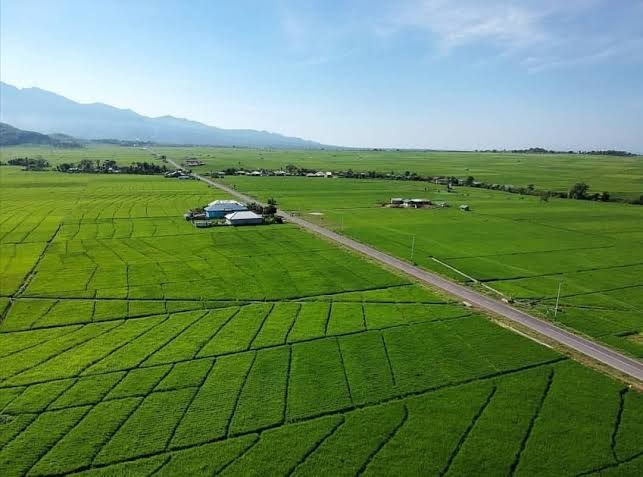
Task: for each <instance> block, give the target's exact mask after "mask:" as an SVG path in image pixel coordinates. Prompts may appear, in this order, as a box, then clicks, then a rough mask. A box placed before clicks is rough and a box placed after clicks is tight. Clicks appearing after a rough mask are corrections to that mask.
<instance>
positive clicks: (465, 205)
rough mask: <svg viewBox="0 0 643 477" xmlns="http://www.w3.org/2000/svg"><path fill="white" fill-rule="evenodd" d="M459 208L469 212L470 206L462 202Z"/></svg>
mask: <svg viewBox="0 0 643 477" xmlns="http://www.w3.org/2000/svg"><path fill="white" fill-rule="evenodd" d="M460 210H461V211H462V212H469V211H470V210H471V208H470V207H469V206H468V205H467V204H462V205H461V206H460Z"/></svg>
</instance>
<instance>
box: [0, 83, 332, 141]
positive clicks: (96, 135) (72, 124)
mask: <svg viewBox="0 0 643 477" xmlns="http://www.w3.org/2000/svg"><path fill="white" fill-rule="evenodd" d="M0 121H2V122H4V123H8V124H10V125H12V126H14V127H16V128H19V129H25V130H29V131H36V132H39V133H42V134H51V133H62V134H68V135H70V136H74V137H77V138H81V139H106V138H109V139H119V140H125V141H145V142H155V143H160V144H192V145H211V146H243V147H283V148H320V147H323V146H322V145H321V144H319V143H316V142H313V141H307V140H304V139H300V138H296V137H288V136H283V135H281V134H276V133H271V132H267V131H256V130H252V129H222V128H217V127H213V126H208V125H206V124H203V123H199V122H197V121H190V120H187V119H180V118H175V117H173V116H161V117H158V118H151V117H147V116H143V115H141V114H138V113H136V112H134V111H132V110H130V109H119V108H115V107H113V106H110V105H107V104H103V103H92V104H82V103H77V102H75V101H72V100H70V99H68V98H65V97H64V96H60V95H58V94H55V93H52V92H50V91H45V90H43V89H40V88H22V89H20V88H16V87H15V86H12V85H9V84H7V83H2V82H0Z"/></svg>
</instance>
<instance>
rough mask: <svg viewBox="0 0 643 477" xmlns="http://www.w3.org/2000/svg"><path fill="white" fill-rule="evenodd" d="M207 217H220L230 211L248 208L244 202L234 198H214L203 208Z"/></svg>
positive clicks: (240, 210)
mask: <svg viewBox="0 0 643 477" xmlns="http://www.w3.org/2000/svg"><path fill="white" fill-rule="evenodd" d="M203 210H204V211H205V214H206V215H207V217H208V219H221V218H223V217H225V216H226V214H230V213H231V212H242V211H246V210H248V208H247V207H246V205H245V204H242V203H241V202H237V201H236V200H215V201H214V202H210V203H209V204H208V206H207V207H205V208H204V209H203Z"/></svg>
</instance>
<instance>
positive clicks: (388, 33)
mask: <svg viewBox="0 0 643 477" xmlns="http://www.w3.org/2000/svg"><path fill="white" fill-rule="evenodd" d="M0 79H1V80H2V81H4V82H6V83H9V84H12V85H14V86H18V87H31V86H37V87H40V88H42V89H46V90H50V91H53V92H55V93H58V94H61V95H63V96H66V97H68V98H70V99H73V100H76V101H79V102H86V103H91V102H102V103H107V104H111V105H113V106H117V107H121V108H130V109H133V110H135V111H136V112H138V113H141V114H144V115H147V116H163V115H168V114H169V115H173V116H177V117H184V118H189V119H193V120H197V121H201V122H204V123H206V124H209V125H212V126H218V127H223V128H251V129H260V130H269V131H273V132H278V133H282V134H287V135H292V136H299V137H303V138H306V139H312V140H315V141H318V142H321V143H324V144H333V145H342V146H361V147H405V148H439V149H488V148H500V149H503V148H522V147H531V146H542V147H547V148H553V149H560V150H568V149H573V150H578V149H582V150H590V149H625V150H630V151H635V152H643V0H564V1H563V0H522V1H517V0H516V1H512V0H484V1H483V0H452V1H449V0H391V1H378V0H368V1H367V0H353V1H335V0H320V1H311V0H297V1H287V0H275V1H269V0H264V1H245V0H236V1H234V2H232V1H230V2H228V1H209V0H203V1H201V0H137V1H130V0H92V1H87V0H79V1H76V0H0Z"/></svg>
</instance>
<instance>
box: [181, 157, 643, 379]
mask: <svg viewBox="0 0 643 477" xmlns="http://www.w3.org/2000/svg"><path fill="white" fill-rule="evenodd" d="M168 162H170V163H171V164H173V165H174V166H175V167H177V168H178V167H179V166H178V164H176V163H175V162H174V161H172V160H170V159H168ZM192 175H193V176H194V177H196V178H197V179H199V180H201V181H203V182H205V183H207V184H210V185H212V186H214V187H217V188H218V189H221V190H223V191H225V192H227V193H228V194H230V195H232V196H235V197H237V198H239V199H241V200H243V201H245V202H256V201H255V199H253V198H252V197H249V196H247V195H245V194H242V193H240V192H238V191H237V190H236V189H233V188H231V187H228V186H225V185H223V184H220V183H217V182H215V181H212V180H210V179H207V178H205V177H202V176H200V175H198V174H192ZM279 213H280V215H282V216H283V217H284V218H285V219H287V220H288V221H290V222H292V223H294V224H297V225H299V226H300V227H303V228H305V229H307V230H310V231H312V232H314V233H316V234H319V235H322V236H324V237H326V238H328V239H330V240H333V241H335V242H337V243H340V244H342V245H344V246H345V247H348V248H350V249H353V250H355V251H357V252H360V253H362V254H364V255H366V256H368V257H370V258H373V259H375V260H377V261H379V262H381V263H384V264H386V265H388V266H389V267H392V268H395V269H397V270H399V271H401V272H404V273H406V274H407V275H410V276H412V277H414V278H416V279H418V280H421V281H423V282H425V283H428V284H430V285H432V286H434V287H437V288H439V289H441V290H443V291H445V292H447V293H449V294H451V295H453V296H455V297H457V298H459V299H460V300H462V301H466V302H467V303H469V304H471V305H472V306H475V307H478V308H481V309H483V310H487V311H490V312H492V313H495V314H497V315H500V316H502V317H504V318H506V319H508V320H509V321H512V322H515V323H519V324H521V325H523V326H525V327H527V328H529V329H531V330H532V331H535V332H536V333H538V334H540V335H543V336H546V337H547V338H549V339H551V340H553V341H555V342H557V343H559V344H561V345H563V346H565V347H567V348H570V349H572V350H574V351H576V352H578V353H581V354H583V355H585V356H588V357H590V358H592V359H594V360H596V361H598V362H600V363H602V364H604V365H607V366H609V367H611V368H613V369H615V370H617V371H620V372H621V373H623V374H626V375H628V376H630V377H632V378H635V379H637V380H639V381H642V382H643V363H641V362H640V361H638V360H636V359H633V358H630V357H628V356H625V355H623V354H621V353H619V352H617V351H614V350H613V349H611V348H608V347H606V346H603V345H600V344H598V343H596V342H594V341H591V340H589V339H586V338H583V337H581V336H578V335H575V334H574V333H570V332H569V331H567V330H564V329H562V328H559V327H558V326H556V325H554V324H552V323H550V322H548V321H545V320H541V319H539V318H536V317H534V316H531V315H529V314H527V313H525V312H523V311H520V310H518V309H516V308H514V307H512V306H511V305H509V304H507V303H504V302H502V301H499V300H495V299H493V298H490V297H488V296H486V295H483V294H481V293H478V292H476V291H474V290H471V289H470V288H468V287H466V286H464V285H460V284H458V283H454V282H452V281H449V280H446V279H445V278H442V277H441V276H439V275H436V274H435V273H431V272H428V271H426V270H423V269H421V268H418V267H416V266H414V265H411V264H410V263H408V262H405V261H403V260H400V259H399V258H395V257H393V256H391V255H388V254H386V253H383V252H380V251H379V250H376V249H374V248H372V247H369V246H368V245H364V244H362V243H360V242H356V241H355V240H352V239H350V238H348V237H345V236H343V235H340V234H338V233H335V232H333V231H332V230H328V229H326V228H324V227H321V226H319V225H316V224H313V223H311V222H308V221H307V220H304V219H302V218H301V217H298V216H294V215H291V214H288V213H287V212H284V211H281V210H280V211H279Z"/></svg>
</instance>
